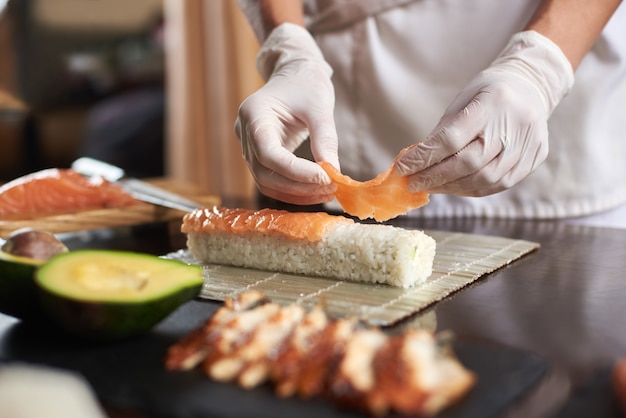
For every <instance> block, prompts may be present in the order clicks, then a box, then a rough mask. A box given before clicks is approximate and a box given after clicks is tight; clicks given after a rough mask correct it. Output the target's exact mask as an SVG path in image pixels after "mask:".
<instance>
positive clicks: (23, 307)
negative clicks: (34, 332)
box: [0, 251, 45, 319]
mask: <svg viewBox="0 0 626 418" xmlns="http://www.w3.org/2000/svg"><path fill="white" fill-rule="evenodd" d="M43 263H45V260H38V259H35V258H29V257H21V256H18V255H13V254H9V253H7V252H5V251H0V312H2V313H4V314H7V315H11V316H14V317H16V318H19V319H33V318H41V317H42V312H41V308H40V305H39V299H38V295H37V286H36V285H35V280H34V273H35V270H37V268H38V267H39V266H41V265H42V264H43Z"/></svg>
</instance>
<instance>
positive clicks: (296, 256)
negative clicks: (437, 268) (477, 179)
mask: <svg viewBox="0 0 626 418" xmlns="http://www.w3.org/2000/svg"><path fill="white" fill-rule="evenodd" d="M187 247H188V249H189V251H190V253H191V254H192V255H193V256H194V257H195V258H196V259H197V260H198V261H199V262H201V263H203V264H223V265H231V266H238V267H246V268H251V269H259V270H268V271H276V272H283V273H293V274H302V275H307V276H320V277H325V278H333V279H337V280H350V281H357V282H364V283H381V284H387V285H391V286H396V287H403V288H407V287H411V286H414V285H416V284H419V283H422V282H424V281H425V280H426V279H427V278H428V277H429V276H430V275H431V273H432V267H433V260H434V258H435V248H436V243H435V240H434V239H433V238H432V237H430V236H429V235H427V234H425V233H424V232H423V231H419V230H408V229H403V228H399V227H394V226H391V225H383V224H360V223H338V224H336V225H334V226H333V227H332V228H330V229H329V230H328V231H326V233H325V234H324V236H323V237H322V239H320V240H318V241H309V240H306V239H293V238H289V237H286V236H283V235H280V234H276V233H256V232H254V231H249V232H244V233H233V232H225V231H217V230H216V231H193V230H192V231H188V232H187Z"/></svg>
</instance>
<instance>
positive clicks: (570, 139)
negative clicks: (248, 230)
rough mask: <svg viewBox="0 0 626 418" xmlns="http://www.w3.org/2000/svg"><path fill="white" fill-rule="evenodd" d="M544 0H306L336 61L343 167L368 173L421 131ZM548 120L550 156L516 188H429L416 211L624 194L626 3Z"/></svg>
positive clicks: (567, 209) (565, 206) (571, 204)
mask: <svg viewBox="0 0 626 418" xmlns="http://www.w3.org/2000/svg"><path fill="white" fill-rule="evenodd" d="M539 3H540V1H539V0H511V1H501V0H491V1H487V0H483V1H467V0H343V1H342V0H304V4H305V14H306V22H307V26H308V28H309V30H310V31H311V32H312V33H313V35H314V36H315V38H316V40H317V42H318V43H319V45H320V48H321V49H322V51H323V53H324V55H325V58H326V60H327V61H328V62H329V63H330V65H331V66H332V67H333V68H334V74H333V82H334V85H335V89H336V110H335V117H336V123H337V130H338V134H339V157H340V162H341V168H342V171H343V172H344V173H345V174H348V175H350V176H351V177H353V178H355V179H359V180H368V179H371V178H373V177H374V176H375V175H377V174H378V173H380V172H382V171H384V170H385V169H386V168H387V167H388V166H389V165H390V164H391V162H392V160H393V158H394V157H395V156H396V155H397V153H398V152H399V151H400V150H401V149H402V148H404V147H406V146H408V145H410V144H413V143H415V142H418V141H420V140H422V139H424V138H425V137H426V135H427V134H428V133H429V132H430V131H431V130H432V129H433V128H434V127H435V125H436V124H437V122H438V120H439V118H440V117H441V115H442V114H443V112H444V110H445V108H446V107H447V106H448V104H449V103H450V102H451V101H452V99H453V98H454V96H456V94H457V93H459V92H460V91H461V89H462V88H463V87H464V86H465V85H466V84H467V83H468V82H469V81H470V80H471V79H472V78H473V77H474V76H475V75H476V74H477V73H478V72H479V71H481V70H482V69H484V68H486V67H487V66H489V64H490V63H491V61H492V60H493V59H494V58H495V57H496V56H497V55H498V53H499V52H500V51H501V50H502V48H503V47H504V46H505V45H506V43H507V42H508V40H509V38H510V37H511V35H513V34H514V33H516V32H519V31H521V30H523V29H524V27H525V25H526V23H527V21H528V20H529V18H530V17H531V15H532V14H533V12H534V11H535V9H536V8H537V6H538V5H539ZM549 129H550V154H549V156H548V158H547V160H546V161H545V162H544V163H543V164H542V165H541V166H540V167H539V168H537V169H536V171H535V172H533V173H532V174H531V175H530V176H529V177H527V178H526V179H524V180H523V181H522V182H520V183H518V184H517V185H516V186H514V187H512V188H511V189H509V190H506V191H503V192H500V193H497V194H495V195H491V196H486V197H481V198H468V197H458V196H453V195H433V196H431V203H429V204H428V205H426V206H425V207H423V208H420V209H418V210H415V211H414V212H412V213H411V215H412V216H422V217H452V216H455V217H458V216H486V217H504V218H534V219H541V218H544V219H545V218H561V217H577V216H584V215H588V214H592V213H597V212H601V211H604V210H607V209H611V208H614V207H616V206H619V205H621V204H623V203H624V202H626V5H624V4H622V5H621V6H620V7H619V9H618V10H617V12H616V14H615V15H614V16H613V18H612V19H611V21H610V22H609V24H608V25H607V27H606V28H605V30H604V31H603V33H602V35H601V37H600V39H599V40H598V41H597V42H596V44H595V46H594V47H593V49H592V51H591V52H590V53H589V54H588V55H587V56H586V57H585V59H584V61H583V62H582V63H581V65H580V67H579V68H578V70H577V72H576V81H575V85H574V87H573V89H572V91H571V92H570V94H569V95H568V96H567V97H566V98H565V99H564V100H563V101H562V102H561V104H560V105H559V106H558V107H557V108H556V110H555V111H554V113H553V114H552V117H551V119H550V121H549ZM625 223H626V219H625Z"/></svg>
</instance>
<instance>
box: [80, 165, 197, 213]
mask: <svg viewBox="0 0 626 418" xmlns="http://www.w3.org/2000/svg"><path fill="white" fill-rule="evenodd" d="M72 169H73V170H74V171H76V172H78V173H80V174H82V175H84V176H87V177H92V176H101V177H103V178H104V179H106V180H108V181H110V182H114V183H117V184H119V185H120V186H122V187H123V188H124V190H126V191H127V192H128V193H129V194H130V195H131V196H133V197H134V198H135V199H138V200H141V201H144V202H148V203H152V204H154V205H159V206H164V207H168V208H172V209H178V210H182V211H186V212H189V211H192V210H194V209H197V208H199V207H201V206H202V204H200V203H198V202H195V201H193V200H190V199H187V198H185V197H183V196H180V195H178V194H176V193H172V192H169V191H167V190H165V189H162V188H160V187H157V186H153V185H152V184H150V183H147V182H145V181H142V180H139V179H135V178H132V177H127V176H126V174H125V173H124V170H123V169H121V168H120V167H116V166H114V165H112V164H109V163H105V162H104V161H100V160H96V159H94V158H89V157H81V158H79V159H77V160H76V161H74V162H73V163H72Z"/></svg>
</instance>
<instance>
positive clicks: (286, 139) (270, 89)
mask: <svg viewBox="0 0 626 418" xmlns="http://www.w3.org/2000/svg"><path fill="white" fill-rule="evenodd" d="M257 65H258V69H259V71H260V73H261V75H262V76H263V77H264V78H265V79H266V80H267V83H266V84H265V85H264V86H263V87H262V88H260V89H259V90H258V91H256V92H255V93H254V94H252V95H251V96H250V97H248V98H247V99H246V100H245V101H244V102H243V103H242V104H241V106H240V108H239V115H238V118H237V121H236V123H235V131H236V133H237V136H238V137H239V140H240V141H241V147H242V151H243V155H244V158H245V159H246V162H247V164H248V167H249V168H250V171H251V172H252V175H253V176H254V179H255V181H256V183H257V186H258V188H259V190H260V191H261V192H262V193H263V194H265V195H267V196H269V197H272V198H275V199H279V200H282V201H285V202H289V203H294V204H302V205H304V204H315V203H321V202H327V201H330V200H332V199H333V192H334V191H335V186H334V185H332V183H331V180H330V178H329V177H328V175H327V174H326V172H324V170H322V168H321V167H320V166H319V165H318V164H316V163H314V162H312V161H309V160H307V159H304V158H299V157H296V156H295V155H294V151H295V150H296V149H297V148H298V147H299V146H300V145H301V144H302V143H303V142H304V141H305V140H306V139H307V137H309V136H310V145H311V152H312V155H313V157H314V158H315V160H316V161H328V162H330V163H331V164H333V165H334V166H336V167H339V161H338V157H337V131H336V128H335V121H334V116H333V111H334V106H335V92H334V88H333V85H332V83H331V80H330V77H331V75H332V69H331V68H330V66H329V65H328V64H327V63H326V61H325V60H324V57H323V56H322V53H321V51H320V50H319V48H318V46H317V44H316V43H315V40H314V39H313V37H312V36H311V35H310V34H309V33H308V31H307V30H306V29H304V28H302V27H300V26H297V25H294V24H290V23H285V24H282V25H280V26H278V27H277V28H276V29H274V30H273V31H272V33H271V34H270V35H269V37H268V38H267V40H266V41H265V42H264V43H263V45H262V47H261V50H260V51H259V54H258V56H257Z"/></svg>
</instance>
